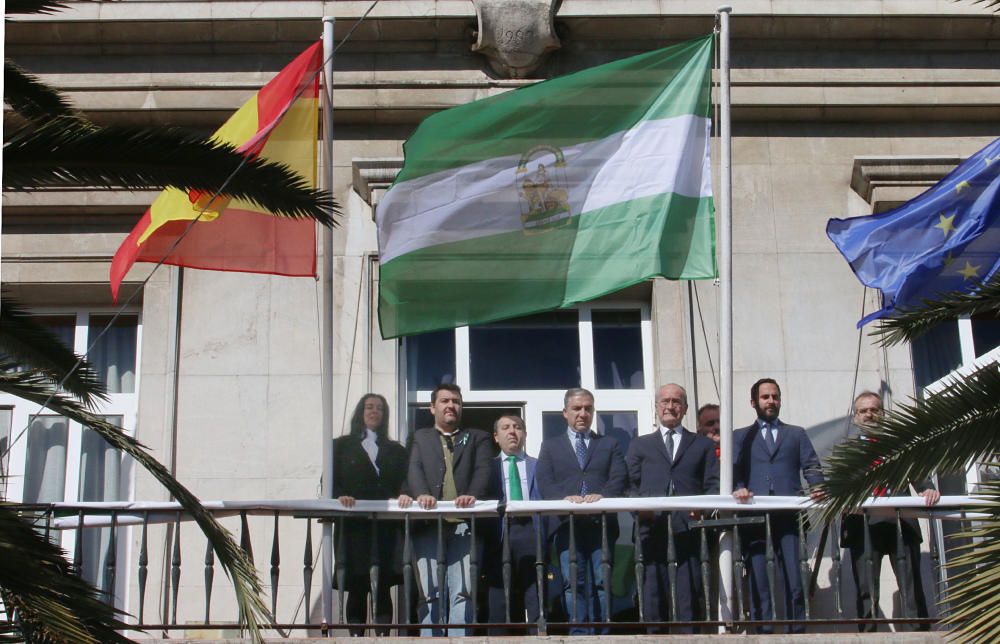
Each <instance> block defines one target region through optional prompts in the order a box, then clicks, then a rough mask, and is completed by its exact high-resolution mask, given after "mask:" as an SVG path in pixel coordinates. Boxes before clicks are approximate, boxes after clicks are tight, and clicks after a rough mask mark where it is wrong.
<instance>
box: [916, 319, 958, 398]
mask: <svg viewBox="0 0 1000 644" xmlns="http://www.w3.org/2000/svg"><path fill="white" fill-rule="evenodd" d="M910 351H911V354H912V355H913V377H914V379H915V380H916V381H917V387H918V388H921V389H922V388H923V387H926V386H927V385H929V384H931V383H932V382H935V381H937V380H939V379H941V378H943V377H944V376H946V375H948V373H949V372H950V371H951V370H952V369H955V368H956V367H958V366H960V365H961V364H962V349H961V346H960V345H959V341H958V323H957V322H955V321H954V320H948V321H947V322H941V323H940V324H938V325H937V326H935V327H934V328H933V329H931V330H930V331H928V332H927V333H926V334H924V335H922V336H920V337H919V338H917V339H916V340H914V341H913V342H912V343H911V345H910Z"/></svg>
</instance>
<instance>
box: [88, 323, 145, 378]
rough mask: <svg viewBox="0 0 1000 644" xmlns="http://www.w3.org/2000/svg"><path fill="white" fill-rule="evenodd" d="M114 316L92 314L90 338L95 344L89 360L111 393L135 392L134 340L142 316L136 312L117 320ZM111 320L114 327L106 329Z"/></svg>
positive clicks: (89, 354) (89, 340) (92, 343)
mask: <svg viewBox="0 0 1000 644" xmlns="http://www.w3.org/2000/svg"><path fill="white" fill-rule="evenodd" d="M111 319H112V316H110V315H92V316H90V325H89V329H88V331H87V338H88V342H89V343H90V344H91V345H92V347H91V349H90V352H89V353H88V354H87V359H88V360H89V361H90V364H92V365H94V370H95V371H97V376H98V377H99V378H100V379H101V381H102V382H103V383H104V385H105V386H106V387H107V388H108V392H109V393H113V394H131V393H134V392H135V343H136V342H135V341H136V329H137V327H138V325H139V319H138V318H137V317H136V316H134V315H120V316H118V317H117V318H115V321H114V322H111ZM109 323H110V324H111V327H110V328H108V329H107V331H105V327H107V326H108V324H109ZM102 333H103V335H101V334H102ZM98 337H100V339H98Z"/></svg>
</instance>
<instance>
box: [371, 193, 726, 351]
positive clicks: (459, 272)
mask: <svg viewBox="0 0 1000 644" xmlns="http://www.w3.org/2000/svg"><path fill="white" fill-rule="evenodd" d="M713 213H714V206H713V203H712V199H711V198H710V197H703V198H700V199H696V198H690V197H683V196H680V195H675V194H663V195H656V196H654V197H647V198H643V199H637V200H635V201H628V202H624V203H618V204H615V205H613V206H608V207H606V208H602V209H599V210H595V211H592V212H589V213H586V214H584V215H581V216H576V217H572V218H570V219H566V220H563V221H565V222H566V223H565V224H563V225H561V226H560V227H558V228H552V229H549V230H545V231H543V232H525V231H518V232H513V233H504V234H501V235H492V236H488V237H480V238H477V239H470V240H464V241H461V242H455V243H450V244H441V245H438V246H431V247H429V248H425V249H422V250H419V251H416V252H413V253H409V254H406V255H402V256H400V257H398V258H396V259H394V260H393V261H391V262H388V263H386V264H385V265H383V266H382V267H381V269H380V274H379V280H380V289H379V297H380V301H379V322H380V324H381V328H382V335H383V337H385V338H391V337H397V336H400V335H413V334H416V333H424V332H428V331H435V330H438V329H447V328H454V327H458V326H464V325H467V324H482V323H486V322H492V321H496V320H501V319H505V318H509V317H511V311H516V315H528V314H531V313H538V312H540V311H547V310H550V309H554V308H561V307H563V306H569V305H571V304H575V303H577V302H583V301H587V300H591V299H594V298H596V297H600V296H602V295H605V294H607V293H610V292H613V291H617V290H620V289H622V288H625V287H627V286H630V285H632V284H636V283H638V282H641V281H643V280H646V279H649V278H652V277H656V276H663V277H667V278H671V279H711V278H714V277H715V276H716V275H717V269H716V263H715V244H714V238H715V225H714V218H713Z"/></svg>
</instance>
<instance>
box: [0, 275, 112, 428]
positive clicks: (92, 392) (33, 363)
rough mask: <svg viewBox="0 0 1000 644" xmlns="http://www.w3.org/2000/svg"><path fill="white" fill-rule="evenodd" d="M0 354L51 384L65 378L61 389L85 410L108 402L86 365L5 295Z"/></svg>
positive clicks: (1, 306) (1, 304)
mask: <svg viewBox="0 0 1000 644" xmlns="http://www.w3.org/2000/svg"><path fill="white" fill-rule="evenodd" d="M0 353H2V354H3V355H5V356H6V357H7V359H10V360H12V361H14V362H16V363H17V365H18V366H19V367H21V368H26V369H27V370H29V371H38V372H41V373H42V374H44V375H45V376H47V377H48V378H50V379H51V380H52V382H53V383H58V382H61V381H62V380H63V378H65V379H66V381H65V382H63V384H62V388H63V389H64V390H65V391H67V392H68V393H70V394H72V395H73V396H76V397H77V398H79V399H80V400H81V401H82V402H83V404H84V405H86V406H87V407H90V408H93V406H94V405H95V404H96V403H97V401H98V400H104V401H106V400H108V394H107V391H106V389H105V387H104V383H102V382H101V381H100V379H99V378H98V376H97V373H96V372H95V370H94V368H93V367H92V366H91V365H90V363H88V362H87V361H86V360H82V359H81V358H80V356H78V355H76V354H75V353H73V352H72V351H71V350H70V349H69V348H68V347H67V346H66V345H65V344H63V342H62V341H61V340H60V339H59V338H58V337H56V335H55V334H54V333H52V332H51V331H49V330H48V329H46V328H45V327H43V326H41V325H39V324H38V323H37V322H36V321H35V320H34V319H33V318H32V317H31V316H30V315H28V314H27V313H26V312H25V311H24V310H23V309H22V308H21V307H20V306H19V305H18V304H17V302H16V301H15V300H13V299H12V298H11V297H10V295H8V294H7V293H2V295H0ZM81 360H82V362H81ZM78 362H79V366H77V363H78ZM74 367H75V369H74Z"/></svg>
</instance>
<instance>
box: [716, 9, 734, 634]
mask: <svg viewBox="0 0 1000 644" xmlns="http://www.w3.org/2000/svg"><path fill="white" fill-rule="evenodd" d="M732 10H733V8H732V7H730V6H728V5H724V6H721V7H719V9H718V11H717V13H716V15H718V16H719V106H720V110H719V152H720V155H719V156H720V168H719V177H720V182H719V183H720V186H719V187H720V190H719V222H718V224H719V228H718V231H719V264H720V265H719V281H720V285H721V288H722V294H721V301H720V304H719V378H720V379H721V383H720V392H721V393H720V400H719V404H720V407H721V409H720V410H719V412H720V415H719V420H720V421H721V422H720V426H719V437H720V446H719V447H720V449H719V461H720V465H721V467H720V468H719V493H720V494H732V493H733V465H732V464H733V166H732V132H731V130H730V104H729V14H730V12H731V11H732ZM732 589H733V538H732V532H731V531H729V530H727V531H725V532H724V533H723V538H722V542H721V544H720V546H719V619H720V620H723V621H728V620H731V619H732V618H733V593H732Z"/></svg>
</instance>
